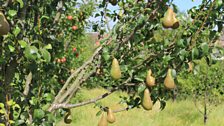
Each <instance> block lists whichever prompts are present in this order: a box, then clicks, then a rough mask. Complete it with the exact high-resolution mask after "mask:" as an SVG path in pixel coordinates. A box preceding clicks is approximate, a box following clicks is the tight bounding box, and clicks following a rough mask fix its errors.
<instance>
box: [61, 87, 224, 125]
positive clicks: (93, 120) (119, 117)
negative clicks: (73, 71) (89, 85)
mask: <svg viewBox="0 0 224 126" xmlns="http://www.w3.org/2000/svg"><path fill="white" fill-rule="evenodd" d="M104 92H106V90H104V89H101V88H96V89H91V90H90V89H88V90H87V89H84V90H83V89H82V91H81V92H80V93H79V94H78V95H77V98H78V99H82V100H84V99H88V98H93V97H94V96H95V97H96V96H98V95H100V94H102V93H104ZM120 95H122V96H125V95H127V94H126V93H124V92H116V93H114V94H113V95H111V96H109V97H107V98H106V99H103V100H102V101H101V102H102V104H103V105H105V106H109V107H111V108H112V109H118V108H122V107H125V106H124V105H120V104H119V101H120V99H119V96H120ZM98 111H99V109H98V108H94V104H90V105H87V106H83V107H79V108H74V109H72V119H73V121H72V123H71V124H69V125H66V124H64V123H63V120H62V121H59V122H58V123H57V126H97V123H98V121H99V119H100V116H96V113H97V112H98ZM223 113H224V104H221V105H218V106H217V107H212V111H211V113H210V114H209V117H208V123H207V126H224V116H223ZM115 116H116V122H115V123H114V124H110V125H108V126H203V115H202V114H200V113H199V111H198V110H197V109H196V108H195V106H194V103H193V101H192V100H190V99H188V100H182V101H176V102H172V101H168V102H167V106H166V108H165V109H164V110H163V111H160V110H159V104H158V103H156V104H155V105H154V107H153V110H151V111H145V110H144V109H142V108H136V109H132V110H129V111H123V112H120V113H116V114H115Z"/></svg>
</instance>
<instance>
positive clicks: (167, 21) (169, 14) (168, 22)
mask: <svg viewBox="0 0 224 126" xmlns="http://www.w3.org/2000/svg"><path fill="white" fill-rule="evenodd" d="M173 13H174V12H173V9H172V8H170V7H169V8H168V10H167V11H166V13H165V15H164V18H163V22H162V24H163V27H164V28H172V27H173V24H174V18H173Z"/></svg>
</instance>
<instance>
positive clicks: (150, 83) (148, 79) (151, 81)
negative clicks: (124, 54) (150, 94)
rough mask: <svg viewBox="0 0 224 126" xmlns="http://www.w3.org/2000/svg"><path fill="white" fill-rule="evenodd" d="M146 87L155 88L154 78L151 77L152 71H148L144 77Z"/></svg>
mask: <svg viewBox="0 0 224 126" xmlns="http://www.w3.org/2000/svg"><path fill="white" fill-rule="evenodd" d="M146 86H148V87H152V86H155V78H154V77H153V76H152V70H151V69H149V71H148V73H147V76H146Z"/></svg>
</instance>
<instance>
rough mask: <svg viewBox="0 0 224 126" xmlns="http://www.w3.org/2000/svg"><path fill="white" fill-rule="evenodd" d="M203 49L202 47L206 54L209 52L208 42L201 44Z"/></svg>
mask: <svg viewBox="0 0 224 126" xmlns="http://www.w3.org/2000/svg"><path fill="white" fill-rule="evenodd" d="M201 49H202V52H203V53H204V54H205V55H206V54H208V51H209V47H208V44H207V43H202V44H201Z"/></svg>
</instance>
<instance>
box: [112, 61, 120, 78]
mask: <svg viewBox="0 0 224 126" xmlns="http://www.w3.org/2000/svg"><path fill="white" fill-rule="evenodd" d="M110 74H111V77H112V78H113V79H115V80H118V79H120V78H121V69H120V66H119V63H118V61H117V59H116V58H114V59H113V62H112V66H111V71H110Z"/></svg>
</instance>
